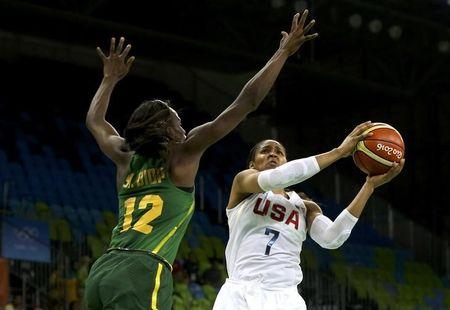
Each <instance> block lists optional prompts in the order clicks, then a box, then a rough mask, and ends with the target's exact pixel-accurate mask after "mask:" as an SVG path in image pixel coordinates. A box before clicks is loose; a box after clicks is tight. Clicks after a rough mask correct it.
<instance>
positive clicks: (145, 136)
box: [123, 99, 171, 157]
mask: <svg viewBox="0 0 450 310" xmlns="http://www.w3.org/2000/svg"><path fill="white" fill-rule="evenodd" d="M169 104H170V103H169V102H165V101H162V100H159V99H154V100H148V101H144V102H143V103H142V104H141V105H140V106H139V107H137V109H136V110H134V112H133V114H132V115H131V117H130V119H129V120H128V124H127V126H126V127H125V130H124V132H123V136H124V138H125V141H126V143H127V146H128V148H129V150H130V151H135V152H136V153H138V154H141V155H145V156H149V157H154V156H158V157H161V156H162V157H164V156H165V154H166V153H167V144H168V142H169V141H170V137H169V134H168V131H167V127H169V126H171V124H170V122H171V113H170V105H169Z"/></svg>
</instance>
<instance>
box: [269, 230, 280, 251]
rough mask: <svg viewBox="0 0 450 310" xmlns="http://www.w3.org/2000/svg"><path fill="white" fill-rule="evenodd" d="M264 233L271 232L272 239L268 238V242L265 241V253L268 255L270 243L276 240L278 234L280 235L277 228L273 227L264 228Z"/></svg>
mask: <svg viewBox="0 0 450 310" xmlns="http://www.w3.org/2000/svg"><path fill="white" fill-rule="evenodd" d="M265 234H266V235H269V234H273V237H272V239H270V240H269V242H268V243H267V246H266V253H265V254H266V255H269V254H270V249H271V248H272V245H273V244H274V243H275V241H277V239H278V236H279V235H280V232H279V231H278V230H275V229H272V228H266V232H265Z"/></svg>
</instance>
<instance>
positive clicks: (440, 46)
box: [438, 0, 450, 54]
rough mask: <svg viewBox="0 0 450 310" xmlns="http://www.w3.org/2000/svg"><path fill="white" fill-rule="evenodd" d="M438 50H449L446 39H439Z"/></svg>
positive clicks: (449, 44)
mask: <svg viewBox="0 0 450 310" xmlns="http://www.w3.org/2000/svg"><path fill="white" fill-rule="evenodd" d="M449 1H450V0H449ZM438 50H439V52H441V53H442V54H447V53H448V52H449V51H450V42H448V41H446V40H442V41H439V43H438Z"/></svg>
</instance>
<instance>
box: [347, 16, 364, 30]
mask: <svg viewBox="0 0 450 310" xmlns="http://www.w3.org/2000/svg"><path fill="white" fill-rule="evenodd" d="M348 23H349V24H350V26H351V27H352V28H354V29H359V28H360V27H361V25H362V17H361V15H359V14H353V15H352V16H350V17H349V18H348Z"/></svg>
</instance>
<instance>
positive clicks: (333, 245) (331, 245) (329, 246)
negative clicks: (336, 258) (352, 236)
mask: <svg viewBox="0 0 450 310" xmlns="http://www.w3.org/2000/svg"><path fill="white" fill-rule="evenodd" d="M342 244H344V242H342V243H322V244H319V245H320V247H322V248H323V249H327V250H336V249H339V248H340V247H341V246H342Z"/></svg>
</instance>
